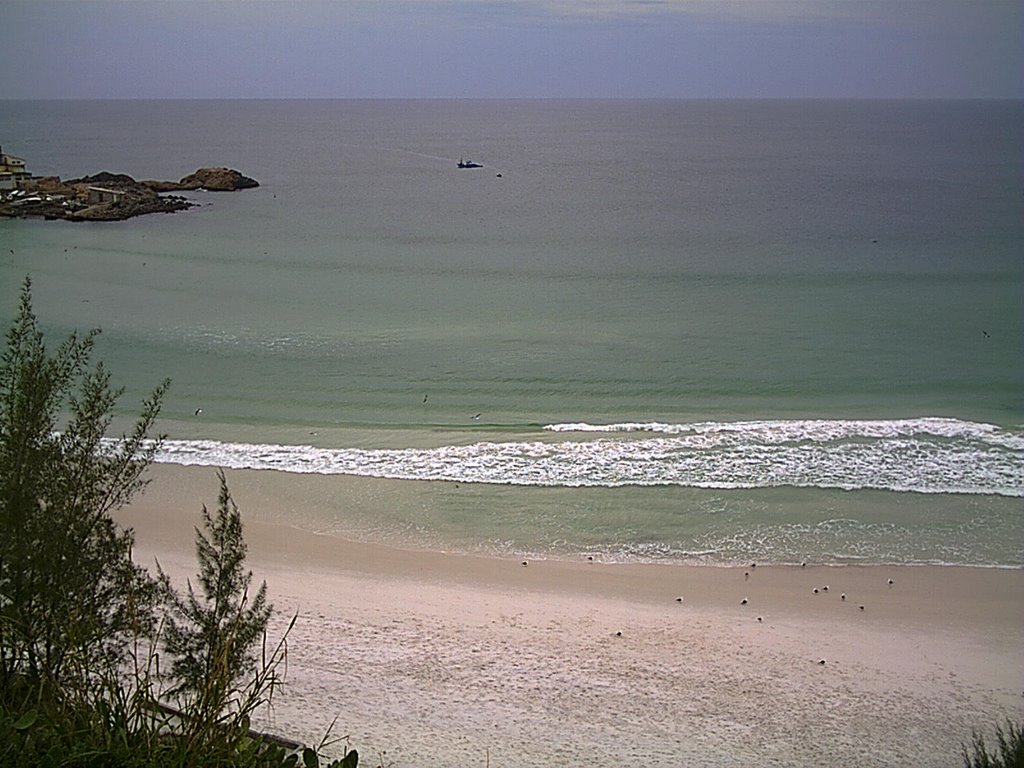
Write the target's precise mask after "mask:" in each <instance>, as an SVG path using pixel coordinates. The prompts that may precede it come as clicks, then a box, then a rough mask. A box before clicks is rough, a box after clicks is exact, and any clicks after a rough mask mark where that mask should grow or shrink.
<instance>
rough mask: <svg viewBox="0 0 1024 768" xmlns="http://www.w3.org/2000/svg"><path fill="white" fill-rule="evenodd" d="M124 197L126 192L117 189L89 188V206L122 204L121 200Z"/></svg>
mask: <svg viewBox="0 0 1024 768" xmlns="http://www.w3.org/2000/svg"><path fill="white" fill-rule="evenodd" d="M123 197H124V192H121V191H120V190H117V189H107V188H106V187H89V200H88V202H89V205H99V204H100V203H120V202H121V198H123Z"/></svg>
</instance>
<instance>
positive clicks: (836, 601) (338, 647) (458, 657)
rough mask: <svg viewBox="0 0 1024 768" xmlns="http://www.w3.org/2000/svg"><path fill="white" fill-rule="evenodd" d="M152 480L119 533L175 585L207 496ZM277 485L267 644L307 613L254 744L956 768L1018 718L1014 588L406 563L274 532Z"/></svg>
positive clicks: (820, 569)
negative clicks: (977, 739) (997, 727)
mask: <svg viewBox="0 0 1024 768" xmlns="http://www.w3.org/2000/svg"><path fill="white" fill-rule="evenodd" d="M152 476H153V477H154V480H153V483H152V485H151V486H150V488H149V489H148V490H147V493H146V494H145V495H143V496H142V497H140V498H139V499H138V500H137V502H136V503H134V504H133V505H132V507H130V508H129V509H125V510H122V511H121V512H120V513H119V514H118V518H119V519H120V520H121V521H122V522H123V523H124V524H126V525H129V526H131V527H133V528H134V529H135V531H136V543H137V546H136V560H137V561H139V562H141V563H143V564H151V563H152V562H153V559H154V558H155V557H158V558H159V560H160V562H161V564H162V565H163V566H164V568H165V569H166V570H168V571H169V572H170V573H172V574H173V575H174V576H175V577H177V578H180V579H182V580H183V579H184V577H185V576H186V575H187V574H190V573H193V572H194V571H195V563H194V555H193V538H192V537H193V534H192V528H193V526H195V525H197V524H198V523H199V521H200V516H199V512H200V509H201V505H202V504H203V503H205V504H207V506H208V507H211V508H213V507H214V506H215V503H216V493H217V484H216V478H215V476H214V474H213V472H212V471H211V470H209V469H186V468H181V467H170V466H161V467H157V468H155V471H154V473H153V475H152ZM273 477H274V476H273V474H272V473H256V472H231V473H229V474H228V482H229V485H230V487H231V489H232V493H233V495H234V496H235V499H236V501H238V504H239V507H240V508H241V509H242V515H243V521H244V524H245V526H246V527H245V535H246V540H247V541H248V543H249V566H250V567H251V568H252V569H253V571H254V572H255V576H256V579H257V580H261V579H265V580H266V581H267V583H268V587H269V591H270V596H271V600H272V601H273V603H274V604H275V606H276V607H277V608H278V616H277V619H276V625H277V626H276V629H277V630H278V631H280V630H281V629H283V627H284V625H285V624H286V623H287V621H288V619H289V618H290V616H291V615H292V614H294V613H297V614H298V620H297V623H296V625H295V628H294V629H293V631H292V634H291V635H290V637H289V641H288V664H287V676H286V685H285V687H284V688H283V689H281V691H279V694H278V695H277V696H276V698H275V704H274V707H273V710H272V711H270V712H268V713H266V714H265V716H264V721H263V723H262V724H263V725H264V726H265V727H266V728H268V729H270V730H274V731H277V732H280V733H283V734H286V735H289V736H293V737H295V738H299V739H303V740H306V741H307V742H310V743H315V742H317V741H319V739H320V737H321V736H322V735H323V734H324V732H325V731H326V730H327V728H328V727H329V726H330V724H331V721H332V720H333V719H334V718H335V716H337V724H336V725H335V726H334V731H333V735H334V736H337V737H344V736H348V737H349V742H350V745H351V746H352V747H355V748H357V749H358V750H359V751H360V753H361V754H362V756H363V759H362V760H361V761H360V762H363V760H366V761H369V762H371V763H372V764H373V765H377V764H378V762H381V763H383V764H384V765H394V766H421V765H427V764H437V765H462V766H465V765H480V766H485V765H491V766H502V765H509V766H511V765H515V766H559V765H565V766H575V765H582V764H588V763H590V764H595V765H613V764H619V765H637V766H640V765H643V766H679V765H715V766H750V765H779V766H808V765H858V766H875V765H877V766H885V765H895V764H906V765H917V766H948V765H955V764H959V750H960V744H961V742H962V741H967V740H968V739H969V737H970V734H971V729H972V728H985V729H988V728H991V727H992V726H993V725H994V724H995V723H997V722H1000V721H1001V720H1002V719H1003V718H1005V717H1007V716H1010V717H1013V718H1020V717H1022V716H1024V620H1022V619H1021V616H1022V615H1024V571H1021V570H995V569H971V568H954V567H935V568H933V567H914V568H900V567H887V566H867V567H853V566H847V567H825V566H818V565H815V564H813V563H809V564H808V565H807V566H806V567H794V566H772V565H770V564H767V563H760V564H753V563H745V564H742V565H740V566H737V567H703V566H678V565H641V564H613V563H602V562H590V561H586V560H583V561H580V562H567V561H555V560H539V561H538V560H529V561H526V562H527V564H526V565H523V562H524V561H522V560H520V559H512V558H509V559H500V558H489V557H477V556H469V555H453V554H444V553H438V552H430V551H410V550H406V549H399V548H392V547H388V546H385V545H381V544H365V543H355V542H351V541H347V540H345V539H342V538H337V537H332V536H324V535H317V534H315V533H311V532H308V531H303V530H299V529H296V528H292V527H288V526H285V525H282V524H279V523H275V522H267V520H272V519H273V515H271V514H269V513H267V511H266V510H263V509H261V505H262V504H264V503H267V504H269V503H271V500H270V499H269V498H267V494H266V493H265V492H264V489H265V488H266V487H267V484H268V483H270V484H271V485H272V484H273ZM310 480H311V482H310V485H311V487H312V486H313V485H315V478H310ZM335 482H338V481H337V479H335ZM372 482H379V483H380V484H381V487H382V488H383V487H384V486H385V484H388V483H394V482H395V481H383V480H382V481H372ZM363 483H364V485H365V481H363ZM293 485H294V484H293ZM316 494H317V492H315V491H311V493H310V497H311V498H314V499H315V497H316ZM296 503H299V502H298V501H297V502H296ZM890 580H891V582H892V583H890ZM826 586H827V587H828V589H827V590H826V589H825V587H826ZM815 589H817V593H815V591H814V590H815ZM843 595H845V596H846V599H845V600H844V599H843V598H842V596H843ZM861 606H863V609H861ZM275 636H276V635H275ZM336 751H340V750H336Z"/></svg>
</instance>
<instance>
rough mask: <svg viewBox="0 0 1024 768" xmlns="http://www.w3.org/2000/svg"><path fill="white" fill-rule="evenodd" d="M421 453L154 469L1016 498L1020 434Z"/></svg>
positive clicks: (764, 429) (817, 430) (1022, 465)
mask: <svg viewBox="0 0 1024 768" xmlns="http://www.w3.org/2000/svg"><path fill="white" fill-rule="evenodd" d="M544 430H545V431H546V432H548V433H560V435H559V438H560V439H556V440H552V439H551V438H548V439H546V440H540V439H537V440H528V441H509V442H479V443H474V444H472V445H449V446H442V447H437V448H427V449H355V448H348V449H346V448H343V449H327V448H318V447H313V446H302V445H269V444H247V443H226V442H218V441H212V440H189V441H179V440H168V441H166V442H165V443H164V444H163V447H162V450H161V451H160V453H159V455H158V457H157V461H159V462H162V463H170V464H182V465H193V466H218V467H224V468H232V469H274V470H280V471H285V472H296V473H315V474H325V475H332V474H346V475H358V476H363V477H380V478H394V479H405V480H447V481H454V482H461V483H497V484H505V485H524V486H549V487H552V486H562V487H600V486H605V487H619V486H659V485H679V486H688V487H696V488H718V489H728V488H772V487H779V486H792V487H816V488H836V489H846V490H860V489H877V490H888V491H899V492H914V493H956V494H996V495H1002V496H1014V497H1021V496H1024V431H1022V430H1020V429H1004V428H1001V427H997V426H993V425H990V424H980V423H975V422H967V421H959V420H956V419H940V418H922V419H906V420H892V421H883V420H878V421H842V420H806V421H799V420H793V421H783V420H780V421H751V422H702V423H693V424H661V423H639V422H638V423H622V424H608V425H594V424H585V423H578V424H551V425H548V426H546V427H544Z"/></svg>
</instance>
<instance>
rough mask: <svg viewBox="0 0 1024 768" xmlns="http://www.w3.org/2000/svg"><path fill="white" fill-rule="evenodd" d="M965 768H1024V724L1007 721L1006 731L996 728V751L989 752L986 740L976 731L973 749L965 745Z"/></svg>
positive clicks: (973, 735) (972, 742) (972, 744)
mask: <svg viewBox="0 0 1024 768" xmlns="http://www.w3.org/2000/svg"><path fill="white" fill-rule="evenodd" d="M963 758H964V766H965V768H1024V724H1020V723H1014V722H1013V721H1012V720H1010V719H1007V721H1006V730H1005V731H1004V730H1003V729H1002V727H1001V726H998V725H997V726H996V749H995V751H994V752H991V753H990V752H989V751H988V749H987V748H986V746H985V738H984V737H983V736H982V735H981V734H980V733H978V732H977V731H974V732H973V733H972V734H971V749H970V750H968V748H967V745H963Z"/></svg>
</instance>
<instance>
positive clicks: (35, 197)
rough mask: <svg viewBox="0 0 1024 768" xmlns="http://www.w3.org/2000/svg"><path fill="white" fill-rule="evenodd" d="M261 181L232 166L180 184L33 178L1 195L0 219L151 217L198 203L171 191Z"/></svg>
mask: <svg viewBox="0 0 1024 768" xmlns="http://www.w3.org/2000/svg"><path fill="white" fill-rule="evenodd" d="M258 186H259V182H258V181H256V180H255V179H252V178H249V177H248V176H244V175H242V174H241V173H239V172H238V171H236V170H233V169H231V168H200V169H199V170H197V171H196V172H195V173H191V174H189V175H188V176H185V177H183V178H182V179H181V180H180V181H155V180H151V179H146V180H142V181H137V180H135V179H134V178H132V177H131V176H128V175H127V174H123V173H109V172H107V171H103V172H102V173H97V174H94V175H92V176H83V177H81V178H77V179H68V180H66V181H62V180H61V178H60V177H59V176H44V177H39V178H34V179H32V183H31V184H29V185H27V188H21V189H16V190H12V191H10V192H2V193H0V216H7V217H12V218H30V217H31V218H37V217H42V218H45V219H63V220H67V221H122V220H124V219H130V218H133V217H135V216H144V215H145V214H148V213H173V212H175V211H181V210H185V209H186V208H191V207H193V206H194V205H196V203H194V202H192V201H190V200H187V199H186V198H184V197H182V196H180V195H174V194H170V193H173V192H185V191H194V190H200V189H205V190H208V191H210V192H232V191H235V190H239V189H250V188H252V187H258Z"/></svg>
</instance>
